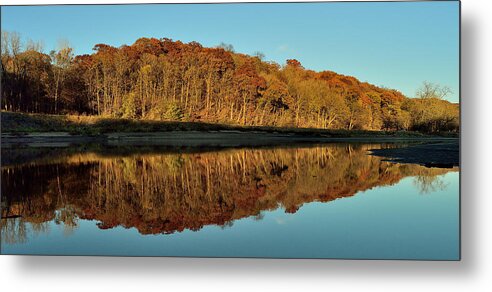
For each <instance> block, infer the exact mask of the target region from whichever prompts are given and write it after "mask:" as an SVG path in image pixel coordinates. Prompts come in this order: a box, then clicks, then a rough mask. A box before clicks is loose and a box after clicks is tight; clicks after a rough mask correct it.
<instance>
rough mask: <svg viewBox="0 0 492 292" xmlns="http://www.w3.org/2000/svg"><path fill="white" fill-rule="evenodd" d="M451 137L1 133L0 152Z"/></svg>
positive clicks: (234, 132) (235, 132)
mask: <svg viewBox="0 0 492 292" xmlns="http://www.w3.org/2000/svg"><path fill="white" fill-rule="evenodd" d="M458 139H459V138H455V137H441V136H399V135H390V134H387V135H382V134H379V135H378V134H374V135H359V136H357V135H354V136H345V137H343V136H339V137H334V136H332V135H329V134H322V133H309V132H305V133H299V132H265V131H238V130H217V131H166V132H113V133H106V134H99V135H80V134H75V135H73V134H70V133H68V132H35V133H26V134H17V133H2V134H1V146H2V147H4V148H10V147H18V146H27V147H69V146H70V145H72V144H88V143H98V144H104V145H108V146H149V145H155V146H171V147H210V146H212V147H213V146H218V147H242V146H243V147H255V146H281V145H292V144H318V143H320V144H323V143H343V142H347V143H358V142H359V143H401V142H453V141H458Z"/></svg>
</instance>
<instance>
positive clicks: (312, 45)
mask: <svg viewBox="0 0 492 292" xmlns="http://www.w3.org/2000/svg"><path fill="white" fill-rule="evenodd" d="M1 16H2V20H1V24H2V30H7V31H17V32H19V33H20V34H21V36H22V37H23V38H24V39H28V38H30V39H33V40H42V41H43V43H44V48H45V51H49V50H51V49H54V48H55V47H56V45H57V43H58V41H59V40H60V39H67V40H68V41H69V42H70V44H71V45H72V46H73V47H74V49H75V52H76V54H86V53H91V51H92V47H93V46H94V45H95V44H97V43H106V44H110V45H113V46H120V45H122V44H132V43H133V42H134V41H135V40H136V39H138V38H140V37H156V38H161V37H167V38H171V39H173V40H181V41H183V42H190V41H198V42H199V43H201V44H202V45H204V46H216V45H218V44H219V43H221V42H224V43H228V44H232V45H233V46H234V48H235V50H236V51H237V52H241V53H247V54H252V53H254V52H256V51H260V52H262V53H264V54H265V55H266V59H267V60H273V61H275V62H277V63H280V64H284V62H285V60H286V59H289V58H295V59H298V60H299V61H300V62H301V63H302V64H303V65H304V67H306V68H309V69H313V70H316V71H322V70H332V71H335V72H338V73H341V74H346V75H352V76H355V77H357V78H358V79H360V80H362V81H367V82H370V83H373V84H376V85H379V86H386V87H390V88H395V89H398V90H400V91H402V92H403V93H404V94H405V95H407V96H409V97H413V96H414V95H415V91H416V90H417V88H418V87H419V86H420V84H421V83H422V82H423V81H424V80H426V81H430V82H435V83H439V84H441V85H446V86H449V87H450V88H451V89H452V91H453V94H451V95H450V96H449V97H448V100H450V101H453V102H457V101H458V99H459V95H458V93H459V3H458V2H457V1H435V2H379V3H361V2H353V3H300V4H299V3H290V4H289V3H280V4H278V3H277V4H266V3H263V4H209V5H206V4H205V5H204V4H201V5H199V4H193V5H185V4H182V5H178V4H170V5H100V6H89V5H87V6H79V5H76V6H15V7H6V6H3V7H2V14H1Z"/></svg>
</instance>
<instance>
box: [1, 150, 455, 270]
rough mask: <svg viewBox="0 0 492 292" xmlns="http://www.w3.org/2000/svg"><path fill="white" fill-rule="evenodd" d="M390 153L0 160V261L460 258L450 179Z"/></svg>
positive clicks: (55, 155) (5, 154) (148, 153)
mask: <svg viewBox="0 0 492 292" xmlns="http://www.w3.org/2000/svg"><path fill="white" fill-rule="evenodd" d="M400 146H403V145H398V144H376V143H373V144H364V143H350V144H347V143H333V144H324V145H302V146H292V147H270V148H269V147H263V148H229V149H203V148H202V149H201V150H199V149H197V148H192V147H191V148H184V147H181V148H170V147H158V146H152V147H110V148H108V147H104V146H101V145H93V146H83V147H78V148H73V147H72V148H39V149H36V148H19V149H16V148H13V149H2V168H1V172H2V174H1V175H2V186H1V190H2V194H1V202H2V203H1V204H2V205H1V206H2V212H1V214H2V220H1V247H0V251H1V253H2V254H36V255H118V256H199V257H276V258H277V257H278V258H340V259H424V260H457V259H459V256H460V253H459V249H460V241H459V168H457V167H454V168H428V167H424V166H420V165H417V164H399V163H393V162H388V161H384V158H381V157H376V156H372V155H370V153H369V151H368V150H370V149H379V148H385V147H400Z"/></svg>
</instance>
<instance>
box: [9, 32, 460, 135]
mask: <svg viewBox="0 0 492 292" xmlns="http://www.w3.org/2000/svg"><path fill="white" fill-rule="evenodd" d="M93 50H94V52H93V53H92V54H86V55H78V56H75V55H74V53H73V49H72V48H71V47H70V46H68V45H67V44H62V45H60V46H59V48H58V49H57V50H53V51H51V52H50V53H49V54H45V53H43V50H42V46H41V45H40V44H37V43H34V42H32V41H29V42H27V44H22V42H21V39H20V36H19V35H18V34H17V33H12V32H5V31H3V32H2V52H1V66H2V88H1V93H2V109H3V110H7V111H15V112H29V113H47V114H79V115H80V114H85V115H98V116H101V117H108V118H128V119H149V120H173V121H197V122H201V121H203V122H214V123H226V124H238V125H253V126H255V125H262V126H281V127H314V128H328V129H349V130H355V129H366V130H417V131H423V132H440V131H458V130H459V107H458V105H457V104H453V103H450V102H448V101H446V100H444V97H445V96H446V95H448V94H449V93H450V91H449V89H447V88H446V87H442V86H440V85H436V84H432V83H428V82H424V84H423V86H422V88H421V89H420V90H419V91H418V92H417V94H416V98H407V97H405V96H404V95H403V94H402V93H401V92H399V91H397V90H393V89H388V88H382V87H378V86H375V85H372V84H369V83H366V82H360V81H359V80H357V79H356V78H354V77H351V76H344V75H341V74H337V73H335V72H332V71H322V72H315V71H313V70H308V69H306V68H304V67H303V66H302V64H301V63H300V62H299V61H297V60H295V59H290V60H287V61H286V64H284V65H279V64H277V63H275V62H269V61H265V60H264V56H263V54H261V53H255V54H254V55H253V56H250V55H246V54H241V53H236V52H234V50H233V47H232V46H231V45H225V44H221V45H220V46H218V47H214V48H207V47H203V46H202V45H200V44H199V43H197V42H190V43H182V42H180V41H173V40H171V39H167V38H162V39H156V38H140V39H138V40H137V41H136V42H135V43H134V44H132V45H123V46H121V47H119V48H116V47H113V46H109V45H106V44H97V45H95V46H94V49H93Z"/></svg>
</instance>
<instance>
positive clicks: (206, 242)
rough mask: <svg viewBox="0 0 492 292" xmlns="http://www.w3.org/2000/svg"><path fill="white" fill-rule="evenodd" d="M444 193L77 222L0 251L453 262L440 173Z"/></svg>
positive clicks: (393, 192) (453, 223)
mask: <svg viewBox="0 0 492 292" xmlns="http://www.w3.org/2000/svg"><path fill="white" fill-rule="evenodd" d="M440 179H441V183H442V185H443V186H445V188H435V189H432V188H431V190H430V192H429V193H426V194H420V186H418V185H416V183H415V178H412V177H408V178H405V179H403V180H401V181H400V182H399V183H398V184H396V185H393V186H390V187H377V188H374V189H372V190H368V191H365V192H361V193H358V194H357V195H355V196H354V197H349V198H343V199H338V200H336V201H332V202H329V203H309V204H305V205H304V206H302V207H301V208H300V209H299V211H297V213H295V214H287V213H285V212H284V211H283V210H282V209H278V210H275V211H271V212H265V213H264V218H263V219H262V220H259V221H258V220H255V219H254V217H250V218H246V219H242V220H237V221H235V222H234V224H233V226H232V227H225V228H221V227H219V226H206V227H204V228H203V229H201V230H200V231H198V232H192V231H184V232H182V233H175V234H171V235H145V236H142V235H140V234H139V233H138V232H137V230H136V229H134V228H132V229H124V228H122V227H117V228H114V229H110V230H100V229H98V228H97V226H96V221H80V222H79V223H80V225H79V227H78V228H77V229H76V230H75V231H74V232H73V233H72V234H70V235H68V236H67V235H66V234H64V230H63V227H62V226H59V225H55V224H54V223H50V224H51V226H50V232H48V233H42V234H38V235H35V236H30V238H29V239H28V243H26V244H18V245H7V244H3V246H2V253H19V254H23V253H28V254H80V255H84V254H85V255H88V254H92V255H149V256H151V255H155V256H158V255H168V256H237V257H243V256H244V257H248V256H251V257H307V258H309V257H313V258H317V257H327V258H380V259H385V258H392V259H396V258H402V259H448V260H454V259H458V256H459V173H458V172H451V173H447V174H445V175H442V176H440Z"/></svg>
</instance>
